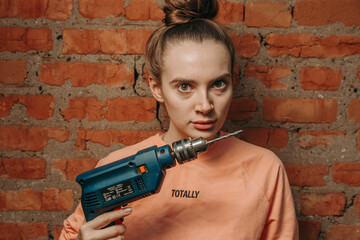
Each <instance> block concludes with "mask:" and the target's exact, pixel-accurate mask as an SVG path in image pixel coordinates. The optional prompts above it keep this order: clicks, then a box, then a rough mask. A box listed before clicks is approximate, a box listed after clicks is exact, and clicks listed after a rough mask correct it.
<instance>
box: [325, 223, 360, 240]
mask: <svg viewBox="0 0 360 240" xmlns="http://www.w3.org/2000/svg"><path fill="white" fill-rule="evenodd" d="M359 239H360V226H356V225H332V228H331V229H330V230H328V231H327V232H326V240H359Z"/></svg>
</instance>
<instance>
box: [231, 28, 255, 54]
mask: <svg viewBox="0 0 360 240" xmlns="http://www.w3.org/2000/svg"><path fill="white" fill-rule="evenodd" d="M230 36H231V38H232V40H233V42H234V45H235V54H236V55H237V56H240V57H243V58H252V57H255V56H256V55H258V54H259V52H260V48H261V43H260V38H258V37H256V36H255V35H254V34H251V33H245V34H244V35H241V34H238V33H230Z"/></svg>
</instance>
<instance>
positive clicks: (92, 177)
mask: <svg viewBox="0 0 360 240" xmlns="http://www.w3.org/2000/svg"><path fill="white" fill-rule="evenodd" d="M171 153H172V151H171V149H170V147H169V145H165V146H162V147H157V146H153V147H150V148H147V149H144V150H141V151H139V152H138V153H137V154H135V155H133V156H130V157H127V158H124V159H121V160H118V161H115V162H113V163H110V164H107V165H104V166H101V167H98V168H95V169H93V170H90V171H88V172H85V173H82V174H80V175H79V176H77V178H76V181H77V182H78V183H79V184H80V185H81V187H82V197H81V204H82V207H83V210H84V214H85V218H86V220H87V221H90V220H92V219H94V218H95V217H97V216H99V215H101V214H103V213H105V212H108V211H111V210H113V209H115V208H118V207H121V206H123V205H125V204H127V203H130V202H133V201H135V200H138V199H140V198H143V197H146V196H149V195H151V194H154V193H157V192H158V191H159V190H160V187H161V184H162V182H163V179H164V176H165V169H167V168H170V167H173V166H175V164H176V163H175V161H174V158H173V156H172V154H171Z"/></svg>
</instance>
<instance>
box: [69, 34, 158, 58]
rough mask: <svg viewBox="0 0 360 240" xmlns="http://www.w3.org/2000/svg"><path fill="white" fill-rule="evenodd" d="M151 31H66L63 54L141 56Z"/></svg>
mask: <svg viewBox="0 0 360 240" xmlns="http://www.w3.org/2000/svg"><path fill="white" fill-rule="evenodd" d="M151 33H152V31H151V30H146V29H130V30H126V29H94V30H93V29H83V30H78V29H66V30H64V31H63V41H64V42H65V45H64V47H63V49H62V52H63V54H76V53H77V54H143V53H144V51H145V44H146V41H147V39H148V38H149V37H150V35H151Z"/></svg>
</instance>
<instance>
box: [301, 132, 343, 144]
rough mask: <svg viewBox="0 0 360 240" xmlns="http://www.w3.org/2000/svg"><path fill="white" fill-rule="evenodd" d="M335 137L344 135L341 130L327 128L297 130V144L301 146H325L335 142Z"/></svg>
mask: <svg viewBox="0 0 360 240" xmlns="http://www.w3.org/2000/svg"><path fill="white" fill-rule="evenodd" d="M337 137H342V138H344V137H345V133H344V132H343V131H336V130H327V131H303V130H300V131H299V145H300V147H302V148H312V147H315V146H319V145H322V146H324V147H327V146H329V145H331V144H334V143H335V140H336V138H337Z"/></svg>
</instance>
